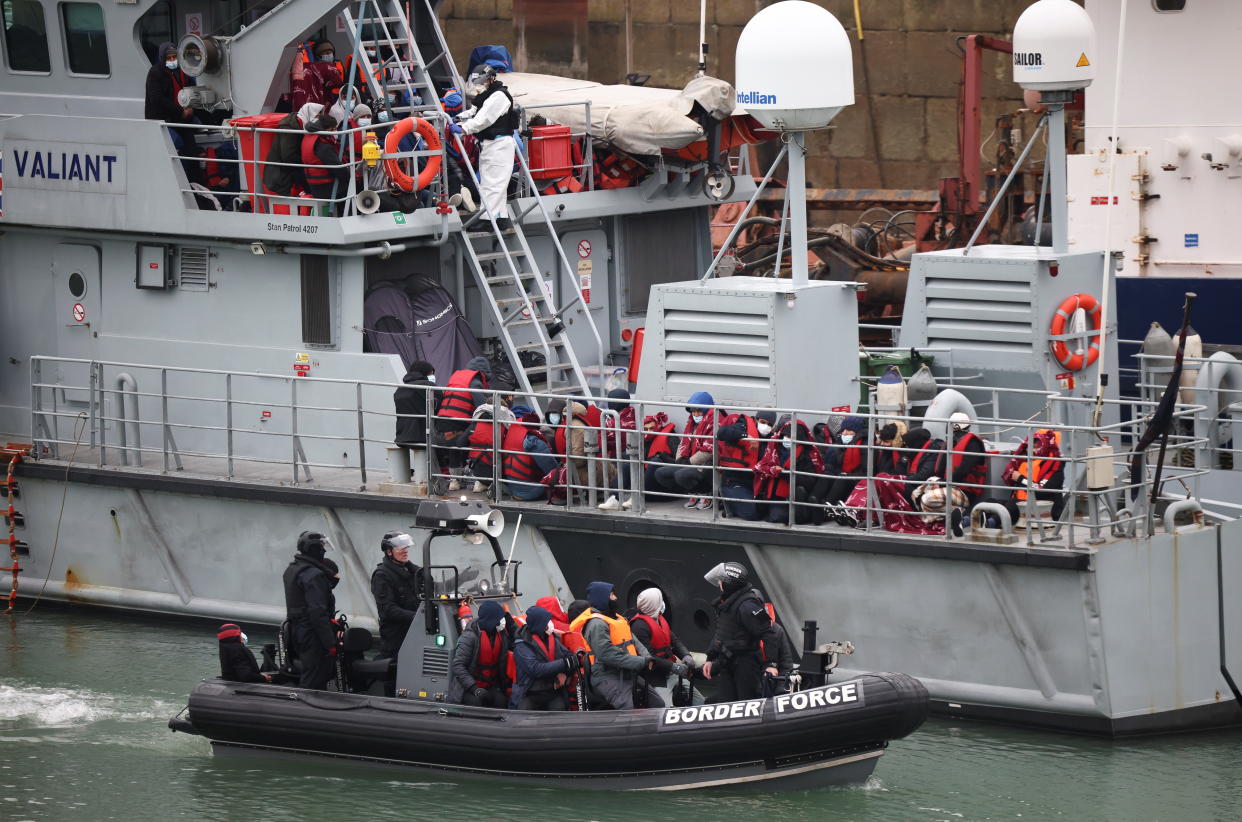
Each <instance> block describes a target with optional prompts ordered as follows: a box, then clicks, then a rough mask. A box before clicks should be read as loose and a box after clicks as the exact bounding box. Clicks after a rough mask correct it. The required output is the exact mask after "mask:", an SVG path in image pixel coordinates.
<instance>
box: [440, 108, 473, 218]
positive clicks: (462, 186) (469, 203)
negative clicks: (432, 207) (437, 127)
mask: <svg viewBox="0 0 1242 822" xmlns="http://www.w3.org/2000/svg"><path fill="white" fill-rule="evenodd" d="M440 106H441V107H442V108H443V109H444V113H445V114H447V115H448V116H449V117H450V118H453V117H456V116H457V115H458V114H461V113H462V110H463V109H464V108H465V106H466V103H465V100H464V99H463V98H462V96H461V92H460V91H458V90H457V89H455V88H451V89H449V90H448V91H446V92H444V96H443V97H441V98H440ZM451 122H452V121H451V120H450V123H451ZM460 139H461V144H462V146H463V147H464V148H465V150H466V154H465V156H463V155H462V153H461V151H460V150H459V149H458V148H457V140H454V139H453V134H452V131H451V125H449V124H446V125H445V127H444V152H445V154H447V155H448V156H447V158H446V159H447V161H448V162H447V165H446V171H447V173H448V191H449V198H448V201H449V205H452V206H460V207H461V208H463V209H464V210H465V212H466V213H467V214H473V213H474V212H476V211H478V210H479V206H478V204H479V202H481V199H480V197H479V187H478V185H477V184H476V183H475V181H474V174H472V173H471V172H470V167H469V165H467V163H466V157H469V158H470V165H477V160H478V156H479V146H478V140H477V139H476V138H475V137H473V136H471V135H469V134H464V133H463V134H462V135H460Z"/></svg>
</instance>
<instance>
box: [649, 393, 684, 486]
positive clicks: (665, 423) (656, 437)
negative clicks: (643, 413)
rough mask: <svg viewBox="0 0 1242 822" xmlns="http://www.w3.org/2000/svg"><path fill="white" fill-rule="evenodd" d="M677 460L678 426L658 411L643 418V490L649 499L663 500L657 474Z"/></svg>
mask: <svg viewBox="0 0 1242 822" xmlns="http://www.w3.org/2000/svg"><path fill="white" fill-rule="evenodd" d="M676 460H677V426H676V425H675V424H674V423H673V421H672V420H670V419H669V418H668V414H666V413H664V412H663V411H657V412H656V413H654V414H650V415H648V416H647V417H645V418H643V490H644V493H645V495H646V497H647V498H648V499H652V498H656V497H659V498H663V497H664V495H663V494H662V493H660V491H659V489H660V483H659V480H657V479H656V472H657V471H658V470H659V469H661V468H663V467H665V466H667V465H672V464H673V463H674V462H676Z"/></svg>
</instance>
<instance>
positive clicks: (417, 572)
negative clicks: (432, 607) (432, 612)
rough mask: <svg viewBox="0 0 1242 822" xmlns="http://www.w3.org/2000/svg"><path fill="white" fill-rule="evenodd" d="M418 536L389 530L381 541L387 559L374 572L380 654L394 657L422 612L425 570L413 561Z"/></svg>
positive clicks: (372, 573)
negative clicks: (420, 603)
mask: <svg viewBox="0 0 1242 822" xmlns="http://www.w3.org/2000/svg"><path fill="white" fill-rule="evenodd" d="M413 545H414V539H413V538H412V537H411V536H410V535H409V534H406V533H404V532H401V531H389V532H388V533H387V534H384V538H383V539H381V540H380V551H382V552H383V554H384V558H383V559H382V560H380V563H379V564H378V565H376V566H375V570H374V571H372V572H371V595H372V596H374V597H375V611H376V613H377V614H378V615H379V632H380V656H381V657H386V656H387V657H393V656H396V655H397V652H398V651H400V650H401V643H402V642H404V641H405V635H406V633H408V632H409V630H410V625H412V624H413V623H414V617H415V616H416V615H417V614H418V604H419V602H420V597H421V596H422V592H423V570H422V569H421V568H419V567H418V566H417V565H415V564H414V563H413V562H410V548H411V547H412V546H413Z"/></svg>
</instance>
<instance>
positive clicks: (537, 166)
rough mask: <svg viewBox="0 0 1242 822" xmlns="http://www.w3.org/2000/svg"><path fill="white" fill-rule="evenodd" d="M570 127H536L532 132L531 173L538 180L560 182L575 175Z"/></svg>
mask: <svg viewBox="0 0 1242 822" xmlns="http://www.w3.org/2000/svg"><path fill="white" fill-rule="evenodd" d="M573 157H574V150H573V138H572V137H571V136H570V134H569V126H534V127H532V128H531V130H530V173H531V175H532V176H534V178H535V179H536V180H559V179H561V178H562V177H568V176H569V175H570V174H573V173H574V159H573Z"/></svg>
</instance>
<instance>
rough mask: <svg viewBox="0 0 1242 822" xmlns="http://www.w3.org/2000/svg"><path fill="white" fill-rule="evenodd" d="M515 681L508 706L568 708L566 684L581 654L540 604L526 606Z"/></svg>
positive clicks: (516, 645)
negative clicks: (560, 633)
mask: <svg viewBox="0 0 1242 822" xmlns="http://www.w3.org/2000/svg"><path fill="white" fill-rule="evenodd" d="M513 667H514V671H515V674H514V682H513V693H512V694H511V695H510V697H509V707H510V708H516V709H518V710H520V711H568V710H569V696H568V692H567V687H566V686H567V684H568V682H569V678H570V676H572V675H573V673H574V672H575V671H577V670H578V657H577V656H575V655H574V654H571V653H570V652H569V651H568V650H567V649H566V648H565V646H564V645H562V644H561V641H560V640H559V639H557V636H556V627H555V626H554V625H553V623H552V614H551V613H550V612H549V611H548V610H547V609H546V608H541V607H539V606H538V605H532V606H531V607H530V608H527V609H526V624H525V625H524V626H522V628H521V629H520V630H519V631H518V635H517V640H516V641H515V642H514V643H513Z"/></svg>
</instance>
